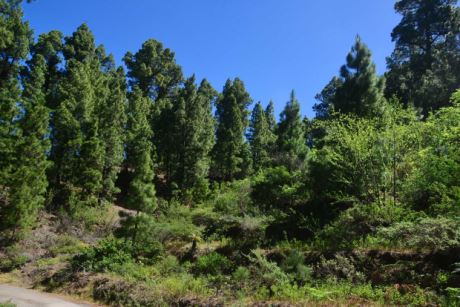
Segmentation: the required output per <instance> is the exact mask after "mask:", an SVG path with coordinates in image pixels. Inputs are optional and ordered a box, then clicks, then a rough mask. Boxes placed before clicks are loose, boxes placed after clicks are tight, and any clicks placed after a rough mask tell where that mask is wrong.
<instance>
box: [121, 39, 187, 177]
mask: <svg viewBox="0 0 460 307" xmlns="http://www.w3.org/2000/svg"><path fill="white" fill-rule="evenodd" d="M123 60H124V62H125V64H126V66H127V67H128V84H129V86H130V87H131V88H133V87H135V86H137V87H139V89H140V90H141V91H142V93H143V95H144V97H148V98H149V99H150V101H151V109H152V111H151V112H150V116H149V121H150V127H151V130H152V132H153V134H154V135H155V137H154V138H153V146H154V147H153V148H152V157H155V160H156V161H157V162H158V164H159V167H158V168H159V172H161V173H163V174H164V176H165V178H171V175H172V167H173V165H172V163H173V161H172V160H173V159H174V158H173V157H172V154H173V148H174V146H175V145H176V144H175V141H174V139H172V138H171V137H170V132H171V129H172V125H173V122H172V117H173V112H172V107H173V102H174V101H175V100H176V99H177V92H178V89H179V86H180V84H181V82H182V79H183V76H182V69H181V67H180V66H179V65H177V64H176V60H175V58H174V52H172V51H171V50H170V49H168V48H164V47H163V45H162V44H161V43H160V42H158V41H156V40H154V39H149V40H147V41H146V42H144V43H143V44H142V47H141V49H140V50H139V51H137V52H136V53H135V54H132V53H131V52H128V53H127V54H126V55H125V57H124V58H123Z"/></svg>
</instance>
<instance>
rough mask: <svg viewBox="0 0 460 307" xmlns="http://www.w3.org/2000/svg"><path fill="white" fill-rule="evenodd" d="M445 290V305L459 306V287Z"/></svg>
mask: <svg viewBox="0 0 460 307" xmlns="http://www.w3.org/2000/svg"><path fill="white" fill-rule="evenodd" d="M446 292H447V295H446V306H459V305H460V288H447V289H446Z"/></svg>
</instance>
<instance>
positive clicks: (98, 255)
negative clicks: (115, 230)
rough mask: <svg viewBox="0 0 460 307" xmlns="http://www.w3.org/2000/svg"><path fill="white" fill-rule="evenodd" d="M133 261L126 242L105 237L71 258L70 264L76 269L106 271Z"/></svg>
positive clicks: (130, 249) (129, 247) (130, 250)
mask: <svg viewBox="0 0 460 307" xmlns="http://www.w3.org/2000/svg"><path fill="white" fill-rule="evenodd" d="M133 261H134V260H133V257H132V248H131V246H130V245H129V244H128V243H127V242H125V241H122V240H119V239H114V238H107V239H103V240H101V241H100V242H99V243H98V245H96V246H93V247H88V248H86V249H85V250H84V251H83V252H82V253H81V254H78V255H76V256H75V257H74V258H73V259H72V266H73V268H74V269H76V270H85V271H93V272H106V271H113V270H115V268H116V266H117V265H123V264H125V263H129V262H133Z"/></svg>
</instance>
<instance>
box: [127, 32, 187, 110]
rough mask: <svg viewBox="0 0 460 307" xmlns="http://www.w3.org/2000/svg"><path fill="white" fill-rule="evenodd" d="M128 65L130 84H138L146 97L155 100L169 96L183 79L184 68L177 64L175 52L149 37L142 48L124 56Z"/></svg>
mask: <svg viewBox="0 0 460 307" xmlns="http://www.w3.org/2000/svg"><path fill="white" fill-rule="evenodd" d="M123 60H124V62H125V64H126V66H127V67H128V78H129V85H130V86H132V87H134V86H138V87H139V89H140V90H141V91H142V93H143V94H144V96H145V97H150V98H151V99H152V100H154V101H159V100H160V99H162V98H166V97H168V96H169V95H170V94H171V93H172V91H173V90H174V89H175V88H176V87H177V86H178V85H179V84H180V82H181V81H182V70H181V68H180V66H179V65H177V64H176V61H175V59H174V52H172V51H171V50H170V49H169V48H166V49H165V48H163V45H162V44H161V43H160V42H158V41H156V40H154V39H149V40H147V41H146V42H144V44H142V47H141V49H140V50H139V51H138V52H136V53H135V54H132V53H131V52H128V53H127V54H126V55H125V57H124V58H123Z"/></svg>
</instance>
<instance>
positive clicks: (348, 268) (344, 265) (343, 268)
mask: <svg viewBox="0 0 460 307" xmlns="http://www.w3.org/2000/svg"><path fill="white" fill-rule="evenodd" d="M314 273H315V275H316V276H317V277H320V278H324V279H331V280H336V281H337V280H346V281H348V282H352V283H363V282H364V281H365V276H364V274H363V273H362V272H359V271H358V270H357V269H356V268H355V266H354V264H353V262H352V261H351V260H350V259H348V258H346V257H345V256H341V255H339V254H337V255H335V258H334V259H329V260H327V259H325V258H324V257H323V256H321V260H320V262H319V263H318V264H317V265H316V266H315V267H314Z"/></svg>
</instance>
